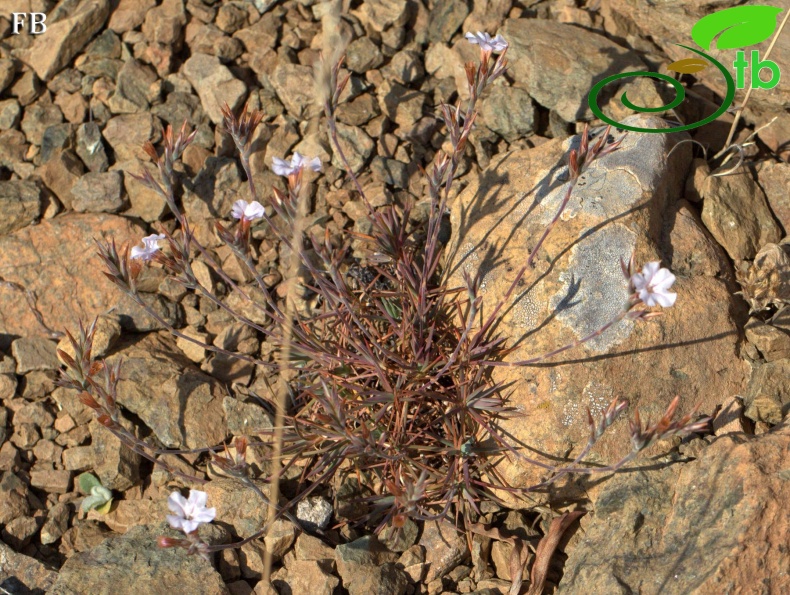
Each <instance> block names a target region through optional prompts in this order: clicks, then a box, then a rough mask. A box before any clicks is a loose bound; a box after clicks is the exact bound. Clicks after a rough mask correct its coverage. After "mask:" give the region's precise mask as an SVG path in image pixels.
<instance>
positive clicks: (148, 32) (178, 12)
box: [142, 0, 187, 49]
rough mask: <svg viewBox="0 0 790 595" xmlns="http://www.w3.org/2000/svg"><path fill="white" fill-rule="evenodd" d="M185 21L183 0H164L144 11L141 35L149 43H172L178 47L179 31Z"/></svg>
mask: <svg viewBox="0 0 790 595" xmlns="http://www.w3.org/2000/svg"><path fill="white" fill-rule="evenodd" d="M186 22H187V17H186V12H185V11H184V0H164V2H162V4H160V5H159V6H157V7H156V8H152V9H151V10H149V11H147V12H146V14H145V22H144V23H143V28H142V31H143V35H145V38H146V39H147V40H148V42H149V43H154V44H161V45H163V46H169V45H173V46H175V48H176V49H178V46H179V44H180V42H181V31H182V29H183V27H184V25H186Z"/></svg>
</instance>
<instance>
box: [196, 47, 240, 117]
mask: <svg viewBox="0 0 790 595" xmlns="http://www.w3.org/2000/svg"><path fill="white" fill-rule="evenodd" d="M182 72H183V73H184V75H185V76H186V77H187V79H189V82H190V84H191V85H192V87H193V88H194V89H195V91H197V94H198V96H199V97H200V101H201V103H202V105H203V110H204V111H205V112H206V114H207V115H208V117H209V118H211V121H212V122H214V124H221V123H222V111H221V108H222V105H223V104H224V103H227V104H228V105H229V106H230V108H231V109H232V110H233V111H234V112H235V111H236V110H237V109H238V108H239V107H241V104H242V103H243V102H244V98H245V97H246V95H247V87H246V85H245V84H244V83H243V82H241V81H240V80H238V79H237V78H236V77H235V76H233V74H232V73H231V71H230V70H228V68H227V67H226V66H223V65H222V64H221V63H220V61H219V58H217V57H216V56H209V55H206V54H193V55H192V57H191V58H189V60H187V61H186V62H185V63H184V67H183V70H182Z"/></svg>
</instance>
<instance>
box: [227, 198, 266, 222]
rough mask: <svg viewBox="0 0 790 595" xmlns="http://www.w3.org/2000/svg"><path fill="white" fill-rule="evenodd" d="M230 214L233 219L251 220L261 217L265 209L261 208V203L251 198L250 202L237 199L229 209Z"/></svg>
mask: <svg viewBox="0 0 790 595" xmlns="http://www.w3.org/2000/svg"><path fill="white" fill-rule="evenodd" d="M230 214H231V215H233V217H234V218H235V219H244V220H245V221H253V220H255V219H260V218H261V217H263V216H264V214H265V211H264V210H263V205H262V204H261V203H259V202H258V201H257V200H253V201H252V202H247V201H246V200H237V201H236V202H234V203H233V208H232V209H231V210H230Z"/></svg>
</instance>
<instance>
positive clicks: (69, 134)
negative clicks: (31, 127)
mask: <svg viewBox="0 0 790 595" xmlns="http://www.w3.org/2000/svg"><path fill="white" fill-rule="evenodd" d="M74 128H75V126H74V125H73V124H69V123H65V122H64V123H63V124H55V125H54V126H49V127H48V128H47V129H46V130H45V131H44V135H43V136H42V137H41V154H40V159H41V163H46V162H47V161H49V160H50V158H51V157H52V156H53V155H55V154H56V153H57V152H58V151H63V150H66V149H72V148H73V145H74Z"/></svg>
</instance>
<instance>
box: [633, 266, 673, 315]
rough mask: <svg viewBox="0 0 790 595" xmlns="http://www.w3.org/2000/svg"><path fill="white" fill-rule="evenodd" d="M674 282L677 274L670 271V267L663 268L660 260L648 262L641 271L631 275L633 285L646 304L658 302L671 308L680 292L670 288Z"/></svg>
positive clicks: (653, 304)
mask: <svg viewBox="0 0 790 595" xmlns="http://www.w3.org/2000/svg"><path fill="white" fill-rule="evenodd" d="M674 282H675V275H673V274H672V273H670V272H669V269H663V268H661V263H659V262H648V263H647V264H645V266H644V267H643V268H642V272H641V273H634V274H633V276H632V277H631V285H632V286H633V288H634V290H635V291H636V292H637V293H638V294H639V299H640V300H642V301H643V302H644V303H645V305H646V306H655V305H656V304H658V305H659V306H662V307H664V308H669V307H670V306H671V305H673V304H674V303H675V300H676V299H677V297H678V294H676V293H672V292H670V291H668V290H669V288H670V287H672V284H673V283H674Z"/></svg>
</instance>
